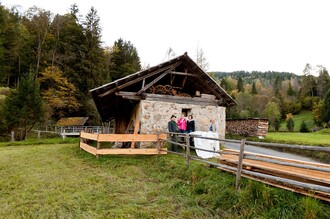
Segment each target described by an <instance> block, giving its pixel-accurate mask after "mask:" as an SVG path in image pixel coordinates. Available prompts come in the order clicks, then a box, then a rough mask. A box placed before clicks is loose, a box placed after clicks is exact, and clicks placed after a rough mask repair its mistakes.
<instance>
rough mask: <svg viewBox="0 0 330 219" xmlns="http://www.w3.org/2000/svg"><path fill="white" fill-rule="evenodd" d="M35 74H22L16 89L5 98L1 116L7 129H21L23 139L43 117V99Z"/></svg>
mask: <svg viewBox="0 0 330 219" xmlns="http://www.w3.org/2000/svg"><path fill="white" fill-rule="evenodd" d="M34 78H35V75H34V74H33V73H29V74H27V75H26V76H24V77H23V78H22V79H21V81H20V84H19V86H18V89H17V91H12V92H11V93H10V94H9V96H8V97H7V98H6V99H5V103H4V111H3V116H4V120H5V124H6V126H7V128H8V130H9V131H10V130H14V129H17V128H19V129H23V139H25V137H26V134H27V132H28V131H30V130H31V129H32V128H33V126H34V125H35V124H36V123H37V122H41V121H42V120H43V119H44V110H43V101H42V97H41V95H40V91H39V85H38V83H37V82H36V81H35V79H34Z"/></svg>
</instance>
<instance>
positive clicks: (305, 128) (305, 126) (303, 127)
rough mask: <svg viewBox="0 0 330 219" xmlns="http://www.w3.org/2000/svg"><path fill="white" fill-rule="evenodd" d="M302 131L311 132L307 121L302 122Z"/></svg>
mask: <svg viewBox="0 0 330 219" xmlns="http://www.w3.org/2000/svg"><path fill="white" fill-rule="evenodd" d="M299 131H300V132H309V130H308V127H307V122H305V121H302V122H301V124H300V130H299Z"/></svg>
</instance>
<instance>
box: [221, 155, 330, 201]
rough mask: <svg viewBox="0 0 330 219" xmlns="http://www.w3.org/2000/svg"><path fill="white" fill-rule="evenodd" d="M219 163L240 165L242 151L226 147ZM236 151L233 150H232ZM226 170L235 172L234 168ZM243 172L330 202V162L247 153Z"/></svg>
mask: <svg viewBox="0 0 330 219" xmlns="http://www.w3.org/2000/svg"><path fill="white" fill-rule="evenodd" d="M225 151H227V152H231V153H232V154H223V155H222V156H221V158H220V163H221V164H225V165H228V166H232V167H237V163H238V155H239V152H238V151H235V150H225ZM233 152H234V154H233ZM219 169H222V170H225V171H227V172H231V173H234V174H236V172H235V171H233V170H232V169H231V170H229V169H225V168H219ZM241 176H243V177H246V178H250V179H253V180H256V181H260V182H263V183H266V184H269V185H272V186H276V187H279V188H284V189H287V190H290V191H294V192H297V193H300V194H304V195H308V196H312V197H314V198H318V199H321V200H324V201H328V202H330V165H327V164H320V163H311V162H304V161H297V160H291V159H285V158H279V157H273V156H266V155H260V154H254V153H248V152H245V153H244V159H243V166H242V172H241Z"/></svg>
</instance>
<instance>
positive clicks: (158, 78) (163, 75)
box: [136, 71, 167, 95]
mask: <svg viewBox="0 0 330 219" xmlns="http://www.w3.org/2000/svg"><path fill="white" fill-rule="evenodd" d="M165 75H167V71H165V72H164V73H163V74H161V75H159V76H158V77H157V78H156V79H155V80H153V81H152V82H150V83H149V84H147V85H146V86H145V87H143V88H142V89H141V90H139V91H138V92H137V93H136V94H137V95H140V94H141V93H142V92H144V91H146V90H147V89H148V88H149V87H151V86H152V85H154V84H155V83H157V81H159V80H160V79H162V78H163V77H165Z"/></svg>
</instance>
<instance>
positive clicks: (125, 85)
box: [98, 62, 181, 97]
mask: <svg viewBox="0 0 330 219" xmlns="http://www.w3.org/2000/svg"><path fill="white" fill-rule="evenodd" d="M179 64H181V62H179V63H174V64H172V65H170V66H166V67H163V68H160V69H158V70H156V71H154V72H151V73H148V74H146V75H145V76H142V77H138V78H136V79H134V80H132V81H128V82H126V83H124V84H122V85H118V84H117V83H118V82H119V81H118V82H116V87H115V88H113V89H111V90H108V91H106V92H104V93H102V94H99V95H98V96H99V97H104V96H106V95H109V94H111V93H113V92H115V91H117V90H120V89H123V88H125V87H128V86H130V85H132V84H135V83H136V82H139V81H142V80H143V79H146V78H148V77H152V76H154V75H156V74H159V73H160V72H162V71H166V70H169V69H171V70H172V69H173V66H176V65H179ZM119 80H120V79H119Z"/></svg>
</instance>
